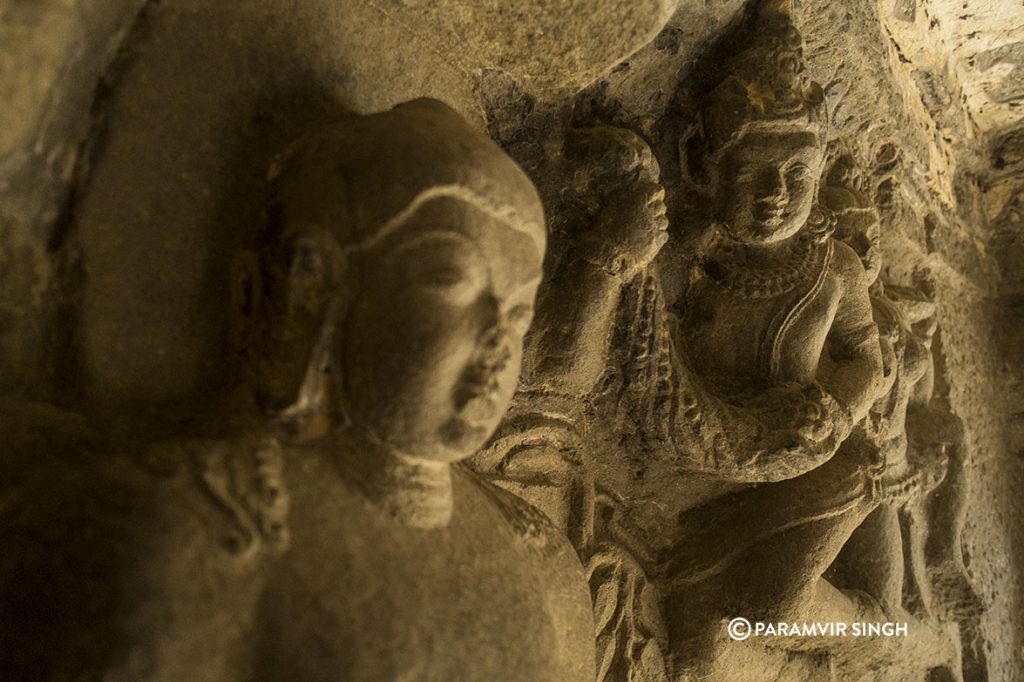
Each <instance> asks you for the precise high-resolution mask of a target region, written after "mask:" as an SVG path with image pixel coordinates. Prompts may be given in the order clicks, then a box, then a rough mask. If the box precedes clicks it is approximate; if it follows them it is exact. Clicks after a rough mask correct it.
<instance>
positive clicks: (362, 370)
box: [337, 199, 543, 461]
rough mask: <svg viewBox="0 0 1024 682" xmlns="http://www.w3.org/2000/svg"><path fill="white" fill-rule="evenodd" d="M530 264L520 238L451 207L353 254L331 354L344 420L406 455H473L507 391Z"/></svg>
mask: <svg viewBox="0 0 1024 682" xmlns="http://www.w3.org/2000/svg"><path fill="white" fill-rule="evenodd" d="M542 259H543V253H542V251H541V249H540V248H539V247H538V245H537V242H536V241H535V240H534V239H532V238H531V237H530V235H528V234H526V233H525V232H522V231H520V230H516V229H513V228H512V227H510V226H508V225H507V224H505V223H502V222H500V221H498V220H496V219H494V218H492V217H490V216H489V215H487V214H485V213H484V212H482V211H480V210H479V209H477V208H474V207H472V206H470V205H468V204H466V203H463V202H461V201H458V200H454V199H435V200H432V201H429V202H427V203H426V204H425V205H423V206H422V207H420V208H419V209H418V210H417V211H416V213H415V214H414V215H413V216H412V217H411V218H410V219H408V220H407V221H406V222H405V223H403V224H402V226H401V227H400V228H399V229H398V230H396V231H395V232H394V233H392V234H390V235H388V236H387V237H385V238H384V239H382V240H381V241H380V242H378V243H376V244H375V245H374V246H373V247H371V248H369V249H367V250H364V251H362V252H360V253H359V254H357V255H355V256H354V257H353V260H354V261H355V262H354V267H353V270H354V271H353V272H351V273H350V275H351V278H352V279H353V281H354V285H355V286H356V289H357V294H356V295H355V297H354V300H352V301H351V303H350V304H349V306H348V311H347V314H346V316H345V319H344V321H343V322H342V324H341V325H340V329H339V332H340V334H339V339H338V349H337V353H338V359H339V360H340V363H339V364H340V373H341V380H342V384H343V386H342V390H343V393H344V396H345V405H346V409H348V410H349V411H350V417H351V418H352V419H353V420H354V421H355V422H356V423H357V424H359V425H360V426H363V427H365V428H367V429H369V430H370V431H371V432H372V433H374V434H375V435H376V436H377V437H378V438H379V439H381V440H382V441H384V442H385V443H386V444H388V445H390V446H391V447H393V448H395V449H396V450H397V451H399V452H402V453H404V454H406V455H410V456H414V457H420V458H427V459H433V460H441V461H454V460H458V459H462V458H464V457H468V456H470V455H472V454H473V453H474V452H476V451H477V450H478V449H479V448H480V447H481V446H482V445H483V444H484V442H485V441H486V440H487V438H489V437H490V435H491V434H492V433H493V431H494V429H495V428H496V427H497V425H498V422H499V421H500V420H501V418H502V416H503V415H504V412H505V410H506V409H507V407H508V404H509V402H510V400H511V397H512V394H513V392H514V391H515V387H516V383H517V381H518V376H519V369H520V362H521V357H522V342H523V335H524V334H525V333H526V330H527V328H528V327H529V325H530V322H531V320H532V318H533V305H534V298H535V296H536V292H537V286H538V284H539V283H540V278H541V263H542Z"/></svg>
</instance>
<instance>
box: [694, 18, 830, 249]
mask: <svg viewBox="0 0 1024 682" xmlns="http://www.w3.org/2000/svg"><path fill="white" fill-rule="evenodd" d="M737 40H738V41H740V44H739V45H737V49H736V51H735V52H734V53H733V54H732V55H731V56H730V57H729V58H728V59H727V60H726V61H725V62H724V63H723V64H722V65H721V66H720V70H721V71H722V72H724V73H725V77H724V78H722V79H721V80H720V81H719V82H718V83H717V84H716V85H715V86H714V87H713V88H712V89H711V91H710V92H709V93H708V94H707V95H706V97H705V98H704V104H703V110H702V112H701V129H702V133H703V134H702V135H701V142H702V147H703V150H702V151H703V157H704V165H705V168H706V173H707V175H708V176H709V177H708V180H709V181H710V189H711V193H712V204H713V205H712V210H713V212H714V214H715V218H716V219H717V221H718V223H719V225H720V227H721V229H722V230H723V231H724V232H725V233H726V235H727V236H729V237H731V238H733V239H735V240H737V241H741V242H762V243H769V242H775V241H781V240H784V239H787V238H789V237H791V236H793V235H794V234H796V233H797V232H798V231H799V230H800V229H801V228H802V227H803V226H804V225H805V224H806V222H807V219H808V217H809V216H810V214H811V210H812V208H813V207H814V203H815V198H816V195H817V190H818V180H819V178H820V176H821V172H822V170H823V167H824V151H825V138H826V114H825V103H824V95H823V93H822V90H821V87H820V86H819V85H818V84H817V83H815V82H813V81H811V80H810V79H809V78H808V77H807V75H806V74H805V73H804V59H803V39H802V37H801V36H800V33H799V31H797V29H796V27H795V26H794V24H793V21H792V17H791V16H790V12H789V7H788V3H787V2H786V1H785V0H783V1H779V0H766V1H764V2H761V3H760V5H759V7H758V10H757V11H756V12H755V13H754V14H753V15H752V16H751V17H750V18H749V24H748V26H747V30H746V31H745V32H742V33H741V34H740V35H739V36H738V37H737Z"/></svg>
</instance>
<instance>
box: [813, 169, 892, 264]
mask: <svg viewBox="0 0 1024 682" xmlns="http://www.w3.org/2000/svg"><path fill="white" fill-rule="evenodd" d="M858 170H859V169H858V167H857V164H856V161H855V159H854V157H853V155H852V154H850V153H849V152H843V153H842V154H840V155H838V156H837V157H836V159H835V161H834V162H833V164H832V167H831V168H830V169H829V172H828V176H827V178H826V181H825V185H824V187H822V188H821V201H822V203H823V204H824V205H825V206H826V207H827V208H828V209H829V211H831V212H832V214H833V215H834V216H835V218H836V229H835V237H836V239H838V240H840V241H842V242H845V243H846V244H847V245H849V246H850V248H852V249H853V250H854V252H856V254H857V256H859V257H860V261H861V263H862V264H863V265H864V270H865V271H866V272H867V273H868V280H869V281H870V282H871V283H874V282H875V280H877V279H878V275H879V273H880V272H881V269H882V254H881V248H880V243H881V223H880V219H879V215H878V210H877V209H876V208H875V206H874V204H873V203H872V202H871V199H870V197H868V195H867V194H866V193H865V192H864V190H863V189H862V187H863V185H864V184H865V180H864V178H863V177H862V173H860V172H858Z"/></svg>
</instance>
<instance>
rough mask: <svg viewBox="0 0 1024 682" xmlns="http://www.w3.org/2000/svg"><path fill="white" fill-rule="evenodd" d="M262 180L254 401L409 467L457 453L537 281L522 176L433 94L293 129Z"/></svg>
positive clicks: (466, 450)
mask: <svg viewBox="0 0 1024 682" xmlns="http://www.w3.org/2000/svg"><path fill="white" fill-rule="evenodd" d="M271 176H272V177H271V178H270V179H271V185H272V188H273V191H272V195H273V200H272V206H273V211H272V219H271V227H272V229H271V232H270V234H269V235H268V238H267V239H266V240H264V241H265V243H264V244H263V245H262V251H263V258H262V266H261V268H260V270H261V272H262V273H263V275H262V277H263V279H264V285H263V286H262V291H263V292H264V298H265V299H266V300H265V302H264V304H263V306H262V308H263V310H264V312H265V314H263V315H261V316H260V317H261V319H263V320H264V323H263V325H264V329H265V338H264V341H265V343H262V344H260V348H261V349H262V350H261V352H260V353H259V355H260V357H259V358H258V360H259V362H258V365H259V368H260V370H259V372H258V374H257V384H258V393H259V394H260V396H261V397H262V401H263V403H264V405H265V406H266V407H267V408H269V409H271V410H273V411H277V412H281V411H282V410H283V411H285V413H287V414H291V415H296V416H299V415H302V414H304V413H307V414H320V415H324V416H321V417H320V419H321V421H322V422H324V423H321V424H320V425H319V427H318V426H317V425H316V424H314V425H313V427H312V431H313V432H314V433H315V432H318V431H319V432H320V433H322V432H324V431H325V430H329V429H331V428H335V427H337V426H339V425H340V424H341V423H345V422H349V421H350V422H352V423H355V424H356V425H358V426H359V427H360V428H363V429H366V430H367V431H369V432H370V433H371V434H372V435H373V436H374V437H375V438H377V439H379V440H380V441H382V442H383V443H385V444H386V445H388V446H389V447H392V448H393V449H395V450H396V451H398V452H400V453H402V454H405V455H408V456H412V457H418V458H424V459H432V460H443V461H451V460H457V459H461V458H464V457H467V456H469V455H471V454H473V453H474V452H475V451H476V450H477V449H478V448H479V447H480V446H482V445H483V443H484V442H485V441H486V439H487V438H488V437H490V435H491V433H492V432H493V430H494V428H495V427H496V426H497V424H498V421H499V420H500V419H501V417H502V416H503V414H504V412H505V409H506V408H507V407H508V403H509V401H510V400H511V396H512V393H513V391H514V389H515V386H516V383H517V379H518V375H519V366H520V358H521V353H522V339H523V335H524V334H525V332H526V330H527V327H528V326H529V324H530V322H531V320H532V315H533V303H534V297H535V294H536V290H537V286H538V284H539V282H540V278H541V264H542V260H543V256H544V246H545V231H544V221H543V213H542V209H541V205H540V200H539V199H538V197H537V194H536V191H535V190H534V187H533V185H532V183H531V182H530V180H529V179H528V178H527V177H526V175H525V174H524V173H523V172H522V171H521V170H520V169H519V168H518V167H517V166H516V165H515V163H513V162H512V160H511V159H509V158H508V157H507V156H506V155H505V154H504V153H503V152H502V151H501V150H500V149H499V148H498V147H497V146H496V145H494V143H493V142H491V140H489V139H488V138H487V137H486V136H484V135H483V134H482V133H480V132H478V131H477V130H475V129H473V128H472V127H470V125H469V124H468V123H467V122H465V121H464V120H463V119H462V118H461V117H459V116H458V115H457V114H456V113H455V112H453V111H452V110H451V109H449V108H448V107H447V106H445V105H444V104H442V103H440V102H437V101H434V100H415V101H413V102H409V103H406V104H403V105H399V106H398V107H396V108H394V109H392V110H391V111H388V112H385V113H381V114H375V115H372V116H364V117H358V118H354V119H352V120H350V121H346V122H344V123H341V124H338V125H336V126H333V127H330V128H327V129H324V130H321V131H319V132H317V133H316V134H313V135H310V136H308V137H306V138H304V139H302V140H300V141H299V142H298V143H297V144H295V145H293V146H292V148H290V149H289V151H287V152H286V153H285V154H284V155H283V156H282V157H281V159H280V160H279V161H277V162H275V165H274V166H273V167H272V169H271Z"/></svg>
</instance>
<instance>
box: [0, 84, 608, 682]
mask: <svg viewBox="0 0 1024 682" xmlns="http://www.w3.org/2000/svg"><path fill="white" fill-rule="evenodd" d="M268 180H269V186H270V188H271V190H270V202H269V205H270V210H269V211H268V220H267V225H268V227H267V229H266V231H265V233H264V235H263V237H262V239H261V240H260V243H259V244H258V248H257V249H255V250H254V252H253V253H251V254H242V255H240V257H239V258H238V259H237V267H236V272H235V276H234V278H233V280H234V282H235V283H236V289H237V291H236V293H235V296H234V300H235V301H236V303H237V305H236V308H237V311H238V318H239V323H238V324H236V325H234V327H235V329H236V330H237V333H236V339H237V341H238V343H239V344H240V352H241V354H242V356H243V357H244V358H245V362H244V367H245V372H244V376H245V378H246V379H247V380H248V381H247V385H248V386H249V387H251V389H252V390H251V391H250V392H249V393H248V395H249V397H248V398H238V399H237V400H236V401H235V403H234V405H233V407H234V408H235V413H233V414H228V415H225V416H223V418H218V419H214V420H213V421H215V422H218V423H220V424H221V427H222V428H221V429H220V431H219V432H217V433H215V434H214V435H213V436H211V437H205V438H200V437H196V438H191V439H183V438H172V439H170V440H167V441H165V442H163V443H161V444H157V445H154V444H152V443H148V442H145V441H135V442H132V441H128V442H124V441H120V442H118V441H116V439H111V438H110V437H109V436H108V435H106V434H90V433H88V431H87V430H84V431H83V428H82V427H78V426H76V425H77V422H76V421H75V420H74V419H72V418H69V417H66V416H61V415H57V416H53V415H49V414H47V415H46V416H45V419H43V418H42V417H34V418H33V419H35V422H33V421H32V420H31V419H29V420H26V419H24V418H22V417H12V418H11V419H10V421H11V422H12V423H17V424H21V427H20V431H18V432H17V433H18V434H19V438H18V439H15V441H14V442H15V444H16V446H17V447H18V449H19V450H20V452H19V453H18V456H17V457H14V458H13V460H14V461H15V463H16V464H18V465H20V466H21V467H22V468H21V469H18V468H15V469H5V470H4V481H3V483H4V489H5V493H4V498H3V505H2V506H0V514H2V515H3V517H4V523H3V528H4V530H3V536H4V545H5V547H8V548H12V547H13V548H15V549H14V551H13V552H10V553H7V552H5V555H4V558H3V560H2V561H0V569H2V574H0V578H2V584H0V593H2V594H0V605H2V612H3V614H4V616H5V621H4V622H3V624H2V630H3V632H2V634H3V637H4V641H5V642H8V643H12V642H13V643H14V644H15V646H5V648H4V652H3V654H0V671H2V676H3V677H5V678H6V679H32V678H33V676H36V677H39V678H41V679H93V678H100V677H102V678H103V679H133V680H134V679H160V680H163V679H166V680H171V679H175V680H178V679H193V680H199V679H208V680H230V679H252V680H256V679H265V680H281V679H304V680H319V679H323V680H326V679H353V680H396V679H417V680H452V679H467V680H469V679H476V680H493V679H503V680H510V679H516V680H552V681H555V680H558V681H562V680H589V679H592V678H593V659H594V655H593V644H592V622H593V621H592V615H591V609H590V601H589V598H588V594H587V590H586V583H585V579H584V577H583V573H582V570H581V567H580V564H579V561H578V559H577V558H576V556H575V554H574V553H573V550H572V547H571V546H570V545H569V544H568V543H567V542H566V541H565V540H564V539H563V538H562V537H561V536H560V535H559V534H558V533H557V532H556V531H555V529H554V528H553V527H552V526H551V524H550V522H549V521H547V520H546V519H545V518H544V517H543V516H542V515H541V514H539V513H537V512H536V511H535V510H533V509H532V508H530V507H529V506H528V505H526V504H525V503H523V502H522V501H520V500H518V499H517V498H515V497H513V496H511V495H509V494H508V493H506V492H503V491H500V490H498V489H496V488H494V487H493V486H490V485H488V484H486V483H484V482H483V481H481V480H480V479H479V478H477V477H476V476H475V475H474V474H472V473H470V472H468V471H467V470H465V469H464V468H462V467H461V466H460V465H459V464H458V461H459V460H461V459H463V458H465V457H467V456H469V455H471V454H473V453H474V452H475V451H476V450H477V449H478V448H479V447H480V446H481V445H482V444H483V443H484V441H485V440H486V439H487V438H488V437H489V436H490V435H491V433H492V431H493V430H494V428H495V426H496V425H497V423H498V421H499V420H500V419H501V417H502V415H503V414H504V412H505V408H506V407H507V404H508V401H509V399H510V398H511V395H512V392H513V390H514V387H515V385H516V379H517V377H518V374H519V364H520V356H521V345H522V335H523V334H524V333H525V331H526V329H527V327H528V326H529V324H530V321H531V318H532V314H533V300H534V295H535V292H536V288H537V286H538V284H539V280H540V275H541V262H542V259H543V255H544V245H545V228H544V221H543V215H542V210H541V207H540V203H539V200H538V198H537V195H536V193H535V190H534V188H533V185H532V184H531V183H530V181H529V180H528V179H527V178H526V176H525V175H524V174H523V173H522V171H520V170H519V168H518V167H517V166H516V165H515V164H514V163H513V162H512V161H511V160H510V159H509V158H507V157H506V156H505V155H504V154H503V153H502V152H501V151H500V150H499V149H498V148H497V147H496V146H495V145H494V144H493V143H492V142H491V141H490V140H488V139H487V138H486V137H485V136H483V135H482V134H481V133H479V132H477V131H475V130H474V129H472V128H471V127H470V125H469V124H468V123H466V122H465V121H464V120H462V119H461V118H460V117H459V116H458V115H457V114H455V113H454V112H453V111H452V110H451V109H449V108H448V107H447V106H445V105H444V104H442V103H440V102H438V101H434V100H416V101H413V102H409V103H406V104H403V105H400V106H398V107H396V108H394V109H392V110H391V111H388V112H385V113H381V114H375V115H371V116H363V117H353V118H351V119H349V120H345V121H342V122H340V123H337V124H334V125H331V126H327V127H324V128H322V129H320V130H318V131H316V132H314V133H312V134H310V135H308V136H306V137H304V138H302V139H300V140H299V141H298V142H297V143H295V144H294V145H293V146H292V147H291V148H290V149H289V150H287V151H286V152H285V153H284V154H283V155H281V156H280V157H279V158H278V159H276V160H275V161H274V162H273V163H272V164H271V166H270V170H269V172H268ZM46 420H49V421H48V424H49V425H47V423H44V422H46ZM32 423H38V424H39V426H38V427H33V426H31V424H32ZM58 423H59V424H61V426H60V428H56V427H54V426H53V424H58ZM75 428H78V430H77V431H76V430H75ZM40 434H49V435H47V436H46V437H45V438H43V437H42V436H41V435H40ZM111 450H116V451H117V454H118V456H116V457H114V456H111ZM44 455H45V457H44ZM34 459H35V460H37V461H33V460H34ZM53 499H59V500H60V504H59V505H54V504H50V503H48V502H47V500H53ZM69 562H71V563H74V562H78V566H79V570H77V571H75V572H72V573H68V572H67V571H66V570H65V568H66V566H67V565H68V563H69ZM62 599H64V600H66V603H62V601H61V600H62ZM72 607H76V608H72ZM30 608H35V611H34V612H30V611H28V609H30ZM18 613H20V614H21V620H19V619H18V618H16V617H14V615H15V614H18ZM32 613H34V614H35V615H31V614H32ZM8 617H10V618H9V619H8Z"/></svg>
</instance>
